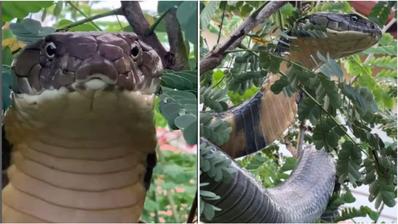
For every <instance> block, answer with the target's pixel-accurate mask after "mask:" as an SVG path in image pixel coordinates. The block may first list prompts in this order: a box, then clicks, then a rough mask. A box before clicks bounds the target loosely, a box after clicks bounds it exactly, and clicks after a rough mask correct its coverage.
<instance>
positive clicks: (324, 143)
mask: <svg viewBox="0 0 398 224" xmlns="http://www.w3.org/2000/svg"><path fill="white" fill-rule="evenodd" d="M341 128H343V129H344V130H345V128H344V127H342V126H339V125H338V124H336V123H335V122H334V121H333V120H332V119H331V118H322V119H321V120H320V121H319V122H318V123H317V125H316V126H315V128H314V134H313V136H312V140H313V142H314V144H315V146H316V148H317V149H321V148H325V149H326V150H327V151H332V150H333V149H335V148H336V147H337V145H338V141H339V139H340V138H341V137H342V136H343V135H344V132H343V131H342V130H341Z"/></svg>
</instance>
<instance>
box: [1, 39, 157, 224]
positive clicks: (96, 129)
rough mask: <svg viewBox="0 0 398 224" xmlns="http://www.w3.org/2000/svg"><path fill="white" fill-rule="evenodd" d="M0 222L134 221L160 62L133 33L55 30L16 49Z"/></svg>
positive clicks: (149, 164) (148, 158)
mask: <svg viewBox="0 0 398 224" xmlns="http://www.w3.org/2000/svg"><path fill="white" fill-rule="evenodd" d="M12 70H13V72H14V74H15V75H16V77H17V83H16V87H15V89H14V94H13V96H12V105H11V107H10V108H9V109H8V111H7V112H6V115H5V119H4V124H5V131H6V137H7V139H8V141H9V142H10V143H11V145H12V146H13V153H12V163H13V164H12V165H11V166H10V167H9V168H8V171H7V173H8V177H9V184H8V185H7V186H5V188H4V189H3V191H2V194H3V204H2V207H3V211H2V215H3V222H137V221H138V220H139V217H140V215H141V212H142V209H143V205H144V200H145V193H146V190H147V189H148V187H149V184H150V180H151V175H152V169H153V167H154V166H155V164H156V154H155V148H156V144H157V143H156V136H155V126H154V122H153V113H152V108H153V97H154V95H153V93H154V91H155V89H156V87H157V85H158V83H159V75H160V72H161V71H162V64H161V60H160V58H159V56H158V54H157V53H156V52H155V51H154V50H153V49H152V48H151V47H150V46H148V45H146V44H145V43H143V42H142V41H141V40H140V39H139V38H138V37H137V35H136V34H134V33H91V32H90V33H88V32H87V33H75V32H74V33H68V32H67V33H55V34H51V35H49V36H47V37H46V38H45V39H43V40H40V41H38V42H36V43H34V44H32V45H29V46H27V47H26V48H24V49H23V50H22V52H21V53H20V54H19V55H18V56H17V57H16V59H15V60H14V62H13V64H12Z"/></svg>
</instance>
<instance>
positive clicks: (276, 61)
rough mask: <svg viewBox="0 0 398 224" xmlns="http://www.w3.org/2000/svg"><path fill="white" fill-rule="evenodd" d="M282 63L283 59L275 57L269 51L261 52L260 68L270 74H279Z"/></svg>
mask: <svg viewBox="0 0 398 224" xmlns="http://www.w3.org/2000/svg"><path fill="white" fill-rule="evenodd" d="M281 62H282V59H281V58H279V57H275V56H273V55H272V54H270V53H268V52H267V51H261V52H260V66H261V67H262V68H263V69H265V70H268V71H269V72H272V73H278V72H279V66H280V64H281Z"/></svg>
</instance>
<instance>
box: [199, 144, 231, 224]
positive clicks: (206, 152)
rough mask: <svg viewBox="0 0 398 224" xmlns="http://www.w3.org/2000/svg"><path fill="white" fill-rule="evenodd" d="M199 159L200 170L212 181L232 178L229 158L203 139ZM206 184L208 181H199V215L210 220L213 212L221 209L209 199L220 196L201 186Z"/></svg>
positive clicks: (225, 180) (216, 198) (227, 180)
mask: <svg viewBox="0 0 398 224" xmlns="http://www.w3.org/2000/svg"><path fill="white" fill-rule="evenodd" d="M200 160H201V161H202V162H201V163H200V170H201V171H202V173H205V174H206V175H207V176H208V177H210V178H212V179H214V181H216V182H229V181H231V180H232V179H231V177H232V175H233V173H234V171H235V170H234V169H232V168H231V160H228V159H227V157H226V156H225V155H222V152H220V151H218V150H217V149H216V148H214V146H212V145H211V144H209V143H208V142H206V141H205V140H204V141H202V142H201V144H200ZM207 185H208V183H206V182H203V181H201V185H200V187H201V190H200V206H201V209H200V215H202V214H203V216H205V217H206V218H207V219H208V220H211V219H212V218H213V217H214V214H215V212H216V211H220V210H221V209H220V208H218V207H216V206H214V205H212V204H211V201H213V200H218V199H220V196H218V195H216V194H215V193H213V192H211V191H207V190H203V187H205V186H207Z"/></svg>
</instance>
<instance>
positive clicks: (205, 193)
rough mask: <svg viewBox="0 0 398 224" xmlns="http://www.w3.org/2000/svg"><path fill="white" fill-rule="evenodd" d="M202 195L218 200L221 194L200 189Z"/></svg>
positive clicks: (205, 197) (206, 198)
mask: <svg viewBox="0 0 398 224" xmlns="http://www.w3.org/2000/svg"><path fill="white" fill-rule="evenodd" d="M200 197H204V199H205V200H217V199H220V196H218V195H216V194H215V193H213V192H211V191H205V190H200Z"/></svg>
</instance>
